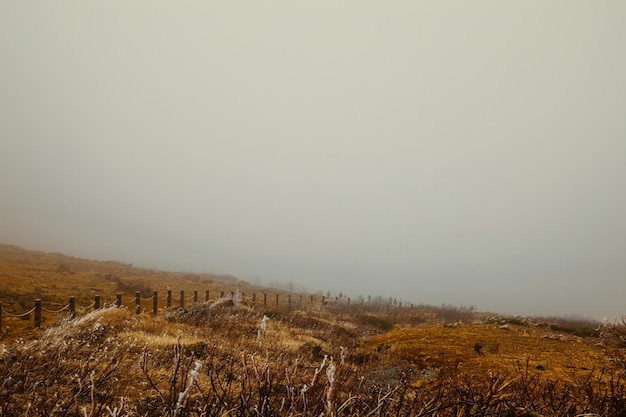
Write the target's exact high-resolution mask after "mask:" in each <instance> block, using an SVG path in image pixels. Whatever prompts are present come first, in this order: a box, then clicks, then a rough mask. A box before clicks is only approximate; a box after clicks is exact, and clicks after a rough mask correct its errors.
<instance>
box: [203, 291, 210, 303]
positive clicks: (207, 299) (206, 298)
mask: <svg viewBox="0 0 626 417" xmlns="http://www.w3.org/2000/svg"><path fill="white" fill-rule="evenodd" d="M204 301H207V302H208V301H209V290H206V292H205V294H204Z"/></svg>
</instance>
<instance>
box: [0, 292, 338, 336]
mask: <svg viewBox="0 0 626 417" xmlns="http://www.w3.org/2000/svg"><path fill="white" fill-rule="evenodd" d="M235 294H236V293H235V292H234V291H233V292H231V293H230V295H231V297H232V298H233V299H234V297H235ZM122 295H123V293H117V295H116V298H115V306H116V307H118V308H119V307H122ZM241 297H242V298H243V297H244V293H241ZM310 297H311V304H313V294H311V296H310ZM220 298H224V291H222V292H221V293H220ZM141 300H142V297H141V292H139V291H136V292H135V313H136V314H139V313H141ZM148 300H152V314H155V315H156V314H157V311H158V307H159V293H158V291H153V292H152V297H150V298H149V299H148ZM204 300H205V301H206V302H208V301H209V290H206V292H205V295H204ZM165 302H166V307H167V308H171V307H172V291H171V290H168V291H167V297H166V299H165ZM193 302H194V304H197V303H198V291H194V292H193ZM299 303H300V304H302V295H299ZM325 303H326V297H324V296H322V304H325ZM347 303H348V304H350V299H349V298H348V299H347ZM252 304H256V293H252ZM279 304H280V294H276V306H278V305H279ZM287 305H288V306H290V305H291V294H289V295H287ZM92 306H93V309H94V310H99V309H100V308H101V307H103V305H102V299H101V297H100V295H96V296H95V299H94V303H93V304H92ZM179 306H180V307H181V308H184V307H185V291H184V290H181V291H180V304H179ZM263 306H264V307H266V306H267V293H263ZM90 307H91V306H90ZM88 308H89V307H88ZM65 309H67V310H68V314H69V316H70V317H74V316H75V315H76V297H70V299H69V303H68V304H67V305H66V306H65V307H63V308H62V309H61V310H59V311H58V312H61V311H64V310H65ZM43 310H44V309H43V307H42V305H41V299H36V300H35V307H34V308H33V309H32V310H31V311H30V312H33V313H34V317H35V318H34V325H35V327H36V328H39V327H41V314H42V311H43ZM30 312H28V313H24V314H22V315H13V314H11V316H13V317H21V316H26V317H27V316H28V315H30ZM2 317H3V311H2V302H1V301H0V333H1V332H2Z"/></svg>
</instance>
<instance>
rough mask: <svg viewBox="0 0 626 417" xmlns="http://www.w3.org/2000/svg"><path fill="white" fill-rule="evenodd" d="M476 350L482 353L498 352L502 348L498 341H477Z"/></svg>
mask: <svg viewBox="0 0 626 417" xmlns="http://www.w3.org/2000/svg"><path fill="white" fill-rule="evenodd" d="M474 350H475V351H476V352H478V354H480V355H489V354H492V353H498V351H499V350H500V344H499V343H496V342H477V343H476V344H475V345H474Z"/></svg>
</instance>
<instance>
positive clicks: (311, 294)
mask: <svg viewBox="0 0 626 417" xmlns="http://www.w3.org/2000/svg"><path fill="white" fill-rule="evenodd" d="M311 304H313V294H311Z"/></svg>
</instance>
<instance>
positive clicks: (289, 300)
mask: <svg viewBox="0 0 626 417" xmlns="http://www.w3.org/2000/svg"><path fill="white" fill-rule="evenodd" d="M287 305H288V306H290V305H291V294H289V295H287Z"/></svg>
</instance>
